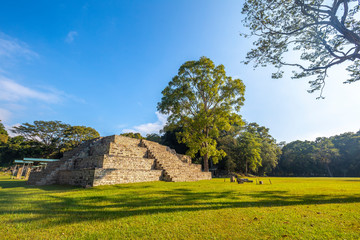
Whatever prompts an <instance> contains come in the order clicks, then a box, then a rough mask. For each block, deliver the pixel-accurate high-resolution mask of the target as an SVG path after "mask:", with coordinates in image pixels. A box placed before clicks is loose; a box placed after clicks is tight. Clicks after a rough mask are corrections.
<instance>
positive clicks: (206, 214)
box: [0, 176, 360, 239]
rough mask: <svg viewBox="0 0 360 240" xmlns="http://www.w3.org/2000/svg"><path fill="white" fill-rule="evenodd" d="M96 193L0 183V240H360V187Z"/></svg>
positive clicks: (172, 186) (199, 187)
mask: <svg viewBox="0 0 360 240" xmlns="http://www.w3.org/2000/svg"><path fill="white" fill-rule="evenodd" d="M268 179H269V178H263V179H262V180H263V181H264V183H265V184H264V185H256V184H255V183H247V184H237V183H230V182H229V179H226V182H224V179H214V180H211V181H200V182H190V183H168V182H152V183H138V184H123V185H115V186H103V187H95V188H89V189H83V188H74V187H66V186H45V187H30V186H27V185H26V184H25V182H24V181H21V180H10V179H9V177H8V176H0V238H1V239H78V238H83V239H360V179H351V178H333V179H330V178H271V181H272V184H271V185H270V183H269V180H268Z"/></svg>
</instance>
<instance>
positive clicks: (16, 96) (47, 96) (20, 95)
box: [0, 76, 60, 103]
mask: <svg viewBox="0 0 360 240" xmlns="http://www.w3.org/2000/svg"><path fill="white" fill-rule="evenodd" d="M0 89H1V95H0V101H7V102H17V101H21V100H25V99H36V100H41V101H45V102H51V103H56V102H59V101H60V98H59V96H58V95H57V93H55V92H42V91H39V90H35V89H31V88H29V87H26V86H23V85H21V84H19V83H16V82H15V81H13V80H11V79H8V78H6V77H3V76H0Z"/></svg>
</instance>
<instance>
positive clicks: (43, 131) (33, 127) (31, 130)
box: [12, 121, 70, 147]
mask: <svg viewBox="0 0 360 240" xmlns="http://www.w3.org/2000/svg"><path fill="white" fill-rule="evenodd" d="M68 128H70V125H69V124H65V123H62V122H61V121H34V123H33V124H30V123H23V124H21V125H20V126H15V127H13V129H12V131H13V132H14V133H15V134H17V135H21V136H23V137H24V138H25V139H26V140H33V141H38V142H41V143H42V144H44V145H45V146H47V147H50V146H54V147H58V146H59V145H60V144H62V141H63V139H64V136H65V135H64V132H65V130H67V129H68Z"/></svg>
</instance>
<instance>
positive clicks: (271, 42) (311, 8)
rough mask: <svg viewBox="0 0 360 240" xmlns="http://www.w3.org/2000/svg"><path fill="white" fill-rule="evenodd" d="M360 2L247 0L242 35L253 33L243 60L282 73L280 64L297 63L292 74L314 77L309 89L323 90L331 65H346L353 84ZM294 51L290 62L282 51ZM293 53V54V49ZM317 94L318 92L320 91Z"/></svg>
mask: <svg viewBox="0 0 360 240" xmlns="http://www.w3.org/2000/svg"><path fill="white" fill-rule="evenodd" d="M359 10H360V6H359V3H358V1H357V0H327V1H324V0H294V1H288V0H273V1H268V0H246V1H245V4H244V6H243V9H242V13H243V14H245V16H246V17H245V19H244V21H243V22H244V25H245V26H246V27H248V28H249V29H250V34H248V35H247V34H244V35H245V36H247V37H248V36H251V37H256V38H257V40H256V41H255V42H254V44H253V45H254V46H255V47H254V48H253V49H252V50H251V51H250V52H248V54H247V57H246V59H247V60H246V61H245V63H246V64H248V63H250V62H251V61H254V66H255V67H258V66H267V65H269V64H271V65H274V66H275V67H277V68H278V69H279V70H278V71H277V72H276V73H273V75H272V76H273V78H280V77H282V76H283V71H282V70H281V68H282V67H283V66H293V67H297V68H298V69H299V70H300V71H299V72H294V76H293V77H294V78H302V77H310V76H315V78H314V79H312V80H311V81H310V82H309V83H310V90H309V92H314V91H316V90H321V91H322V89H323V87H324V85H325V78H326V76H327V71H328V69H329V68H331V67H332V66H335V65H338V64H344V63H349V66H348V67H347V71H348V72H349V73H350V76H349V79H348V80H347V81H345V83H351V82H355V81H358V80H359V79H360V21H359V19H360V18H359V14H358V13H359ZM289 51H294V52H298V55H299V57H300V60H299V61H297V62H290V61H288V60H287V56H286V54H287V53H288V52H289ZM291 55H292V56H297V54H294V53H292V54H291ZM320 96H321V94H320Z"/></svg>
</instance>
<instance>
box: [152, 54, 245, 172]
mask: <svg viewBox="0 0 360 240" xmlns="http://www.w3.org/2000/svg"><path fill="white" fill-rule="evenodd" d="M244 92H245V86H244V84H243V82H242V81H241V80H240V79H233V78H232V77H228V76H226V72H225V67H224V66H223V65H218V66H215V64H214V63H213V62H212V61H211V60H210V59H209V58H206V57H201V58H200V59H199V60H198V61H188V62H185V63H184V64H183V65H181V67H180V68H179V71H178V74H177V75H176V76H175V77H173V79H172V81H170V82H169V84H168V86H167V87H166V88H165V89H164V90H163V91H162V94H163V97H162V99H161V102H159V103H158V110H159V111H160V112H161V113H163V114H168V115H169V117H168V126H167V128H179V127H180V128H182V130H183V131H181V132H179V133H178V134H177V138H178V140H179V141H180V142H182V143H186V145H187V146H188V147H189V150H188V152H187V154H189V155H190V156H192V157H194V156H195V154H200V156H201V157H203V160H204V170H205V171H209V163H208V161H209V158H210V157H211V158H212V160H213V161H214V163H216V162H217V161H218V159H219V158H221V157H223V156H225V152H224V151H223V150H219V149H217V148H216V144H217V143H216V141H215V138H217V137H218V136H219V131H221V130H226V129H229V128H230V126H231V124H235V123H236V124H239V125H241V124H242V120H241V116H240V115H239V114H238V112H239V110H240V107H241V106H242V105H243V102H244V100H245V98H244Z"/></svg>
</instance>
